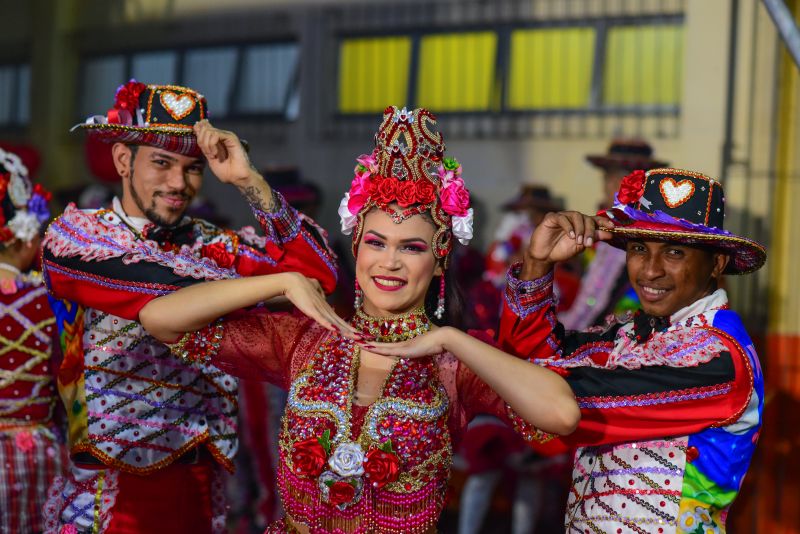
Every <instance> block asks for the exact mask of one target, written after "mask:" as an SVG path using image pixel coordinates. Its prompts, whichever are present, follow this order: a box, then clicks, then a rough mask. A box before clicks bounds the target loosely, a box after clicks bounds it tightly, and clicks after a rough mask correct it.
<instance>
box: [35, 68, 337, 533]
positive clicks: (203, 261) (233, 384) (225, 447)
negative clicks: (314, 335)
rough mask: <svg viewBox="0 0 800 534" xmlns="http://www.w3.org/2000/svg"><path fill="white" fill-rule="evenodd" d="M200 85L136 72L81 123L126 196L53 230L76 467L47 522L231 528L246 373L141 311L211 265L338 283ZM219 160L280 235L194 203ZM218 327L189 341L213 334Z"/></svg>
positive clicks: (227, 177) (50, 254) (64, 392)
mask: <svg viewBox="0 0 800 534" xmlns="http://www.w3.org/2000/svg"><path fill="white" fill-rule="evenodd" d="M206 113H207V112H206V101H205V98H204V97H203V96H202V95H200V94H199V93H197V92H196V91H194V90H192V89H188V88H185V87H177V86H162V85H145V84H142V83H138V82H136V81H131V82H129V83H127V84H125V85H123V86H121V87H120V88H119V90H118V91H117V94H116V99H115V103H114V107H113V108H112V109H111V110H109V111H108V114H107V115H106V116H94V117H91V118H90V119H88V120H87V121H86V123H85V124H82V125H81V128H82V129H84V130H85V131H86V132H87V133H88V135H89V136H96V137H98V138H100V139H101V140H104V141H105V142H108V143H112V144H113V146H112V153H113V157H114V163H115V165H116V169H117V172H118V173H119V175H120V177H121V179H122V191H123V193H122V197H121V198H115V199H114V200H113V202H112V206H111V208H110V209H99V210H78V209H77V208H75V207H74V206H69V207H67V209H66V211H65V212H64V214H63V215H61V216H60V217H59V218H58V219H56V221H55V222H54V223H53V224H51V226H50V228H49V230H48V232H47V235H46V237H45V241H44V246H45V250H44V255H43V267H44V273H45V280H46V281H47V283H48V286H49V288H50V291H51V292H52V294H53V296H54V297H55V298H56V299H61V300H59V301H58V304H59V305H58V307H55V311H56V316H57V319H58V326H59V329H60V331H61V336H62V340H63V343H64V345H65V351H64V362H63V363H62V365H61V369H60V371H59V375H58V387H59V391H60V393H61V397H62V400H63V401H64V403H65V406H66V408H67V413H68V416H69V445H70V453H71V458H72V464H71V471H70V473H69V475H68V476H66V477H65V478H61V479H59V480H58V481H57V482H56V483H54V485H53V487H52V488H51V491H50V499H49V500H48V505H47V516H48V520H49V522H48V525H47V526H48V530H49V531H58V530H59V529H61V532H64V531H65V530H64V529H66V532H113V533H117V532H124V533H128V532H130V533H133V532H187V533H188V532H191V533H204V532H212V531H215V532H222V531H224V529H225V502H224V492H223V490H222V478H221V475H222V471H221V468H225V469H228V470H231V469H232V468H233V458H234V456H235V454H236V451H237V448H238V440H237V428H236V418H237V411H238V403H237V399H236V395H237V381H236V379H234V378H233V377H231V376H228V375H227V374H225V373H223V372H221V371H220V370H219V369H217V368H215V367H213V366H211V365H205V364H202V363H198V362H196V361H193V362H190V361H180V360H175V359H174V357H172V356H171V355H170V353H169V350H168V349H167V347H166V346H165V345H164V344H163V343H160V342H159V341H157V340H156V339H154V338H153V337H151V336H150V335H149V334H148V333H147V332H146V331H145V330H144V328H143V327H142V325H141V324H140V323H139V321H138V315H139V310H140V309H141V308H142V307H143V306H144V305H145V304H146V303H147V302H148V301H150V300H151V299H153V298H155V297H158V296H159V295H163V294H166V293H169V292H171V291H174V290H176V289H178V288H180V287H185V286H188V285H191V284H194V283H197V282H201V281H204V280H219V279H224V278H236V277H240V276H249V275H256V274H268V273H276V272H284V271H299V272H302V273H304V274H306V275H308V276H310V277H314V278H316V279H317V280H319V283H320V284H321V286H322V287H323V288H324V289H325V290H327V291H330V290H331V289H332V288H333V286H334V284H335V265H334V259H333V257H332V256H331V255H330V254H329V253H328V251H327V249H326V246H325V243H324V240H323V239H322V238H321V236H320V235H319V233H318V232H317V231H316V229H315V228H314V227H313V226H312V225H310V224H307V223H306V221H305V220H304V219H301V217H300V216H299V215H298V214H297V212H296V211H295V210H294V209H292V208H291V207H289V206H288V205H287V204H286V202H285V201H284V199H283V197H281V195H280V194H278V193H277V192H275V191H273V190H272V188H271V187H270V186H269V184H268V183H267V182H266V181H265V180H264V179H263V178H262V177H261V175H260V174H259V173H258V172H256V171H255V170H254V168H253V167H252V165H251V164H250V161H249V159H248V156H247V154H246V151H245V150H244V148H243V145H242V143H241V142H240V140H239V139H238V138H237V137H236V135H234V134H233V133H230V132H225V131H222V130H218V129H216V128H214V127H213V126H211V124H209V123H208V122H207V121H206V120H205V118H206ZM206 165H208V167H209V168H210V169H211V171H212V172H213V173H214V175H215V176H216V177H217V179H219V180H220V181H221V182H224V183H229V184H232V185H234V186H236V187H237V188H238V189H239V190H240V191H241V193H242V194H243V195H244V197H245V198H246V199H247V201H248V202H249V203H250V205H251V208H252V210H253V214H254V215H255V218H256V219H257V220H258V222H259V223H260V225H261V228H262V230H263V231H264V232H265V233H266V237H260V236H258V235H257V234H256V232H255V230H254V229H253V228H251V227H247V228H244V229H242V230H241V231H239V232H233V231H230V230H225V229H222V228H219V227H217V226H215V225H213V224H211V223H209V222H207V221H204V220H202V219H192V218H189V217H186V216H185V211H186V210H187V208H188V206H189V204H190V202H191V200H192V199H193V198H194V197H195V195H196V194H197V192H198V190H199V189H200V185H201V181H202V176H203V172H204V169H205V167H206ZM217 342H218V339H217V338H216V337H214V336H211V337H210V338H208V339H207V340H204V341H203V342H202V343H198V344H197V345H195V346H192V347H187V348H186V352H187V354H190V355H191V356H193V357H194V358H196V357H198V356H201V355H202V354H203V353H204V352H205V351H209V350H212V349H213V347H214V346H216V344H217Z"/></svg>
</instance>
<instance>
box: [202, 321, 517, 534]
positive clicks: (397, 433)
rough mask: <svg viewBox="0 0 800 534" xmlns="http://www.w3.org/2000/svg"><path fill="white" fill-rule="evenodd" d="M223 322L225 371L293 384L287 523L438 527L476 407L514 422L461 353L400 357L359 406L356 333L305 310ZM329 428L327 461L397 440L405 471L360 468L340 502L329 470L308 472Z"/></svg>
mask: <svg viewBox="0 0 800 534" xmlns="http://www.w3.org/2000/svg"><path fill="white" fill-rule="evenodd" d="M219 324H220V325H221V327H222V329H223V331H224V334H223V336H222V341H221V344H220V347H219V349H218V352H217V353H216V354H215V355H213V356H212V361H213V362H214V363H215V364H216V365H217V366H218V367H219V368H220V369H222V370H225V371H227V372H230V373H231V374H236V375H237V376H243V377H245V376H246V377H247V378H248V379H259V380H266V381H269V382H272V383H273V384H275V385H277V386H279V387H282V388H285V389H288V390H289V398H288V402H287V406H286V411H285V414H284V418H283V425H282V430H281V433H280V436H279V462H278V486H279V489H280V493H281V499H282V501H283V506H284V509H285V510H286V513H287V516H288V517H287V521H289V522H290V524H291V522H294V524H303V525H305V526H307V527H308V528H309V530H310V532H312V533H317V534H321V533H328V532H340V533H345V532H346V533H425V532H429V531H431V530H435V526H436V522H437V520H438V518H439V515H440V513H441V511H442V508H443V507H444V504H445V492H446V489H447V481H448V479H449V476H450V466H451V462H452V450H453V445H454V444H456V443H458V441H459V440H460V437H461V435H462V434H463V432H464V430H465V429H466V426H467V423H468V422H469V421H470V420H471V419H472V418H473V417H474V416H475V415H476V414H477V413H487V414H493V415H496V416H498V417H501V418H503V419H504V420H505V421H510V420H509V418H508V416H507V414H509V413H510V408H509V407H508V406H507V405H506V404H505V402H504V401H503V400H502V399H501V398H500V397H499V396H498V395H497V394H496V393H495V392H494V391H492V390H491V389H490V388H489V386H487V385H486V384H485V383H484V382H483V381H482V380H481V379H480V378H478V377H477V376H476V375H475V374H474V373H473V372H472V371H470V370H469V368H467V367H466V366H464V365H461V364H460V363H459V361H458V360H457V359H456V358H455V357H454V356H453V355H452V354H448V353H445V354H442V355H439V356H437V357H434V358H420V359H415V360H400V361H399V362H398V363H397V364H396V365H395V366H394V367H393V368H392V369H391V371H390V372H389V375H388V377H387V378H386V380H385V383H384V385H383V387H382V389H381V393H380V395H379V397H378V398H377V400H375V402H373V403H372V404H370V405H369V406H359V405H357V404H355V403H354V402H353V399H354V386H355V382H356V378H357V376H358V374H357V373H358V370H359V356H358V354H359V352H358V348H357V346H356V345H355V344H353V343H352V342H351V341H349V340H347V339H344V338H342V337H340V336H338V335H336V334H332V333H331V332H329V331H327V330H325V329H324V328H323V327H321V326H320V325H319V324H317V323H315V322H314V321H312V320H310V319H308V318H307V317H305V316H303V315H302V314H299V313H295V314H286V313H268V312H265V311H249V312H246V313H245V312H237V313H236V314H232V315H230V316H228V317H226V318H224V319H223V320H222V321H221V323H219ZM214 328H217V326H210V327H207V328H206V329H205V330H209V329H214ZM196 335H201V336H202V335H203V334H202V331H201V332H199V333H195V334H192V336H196ZM476 335H480V334H476ZM481 337H482V338H485V337H486V336H481ZM326 431H327V433H328V436H329V440H330V449H331V452H330V458H328V461H327V462H325V466H328V465H329V464H330V462H332V461H333V459H332V458H333V457H334V456H335V452H334V451H336V450H338V448H339V447H342V446H343V445H344V446H348V444H352V443H357V444H359V445H360V447H361V449H362V451H363V452H365V453H367V454H368V455H369V454H370V452H369V451H373V453H375V452H374V451H376V450H378V449H379V448H380V445H384V446H385V444H386V442H387V441H388V440H391V449H392V451H393V454H396V456H397V458H398V460H399V475H398V478H397V479H396V480H393V481H391V482H389V483H387V484H386V485H380V484H377V485H376V483H375V482H374V478H369V477H366V475H364V474H363V472H362V474H354V476H353V477H352V479H351V481H352V482H353V484H354V485H355V487H356V488H357V489H356V490H355V492H354V493H351V494H349V495H345V497H346V499H345V500H344V502H342V501H335V499H336V498H337V497H336V496H334V492H335V490H336V488H334V487H330V488H329V487H328V485H327V484H326V483H325V480H326V478H325V477H326V476H330V475H326V473H324V472H323V473H322V474H321V475H320V473H311V472H309V470H308V467H309V458H310V456H309V455H305V456H304V455H303V454H302V453H301V452H298V451H299V448H300V447H301V446H302V444H303V442H305V443H306V445H308V443H311V448H313V447H317V448H318V450H319V447H318V446H317V445H315V444H316V443H317V442H318V439H319V438H322V437H323V436H325V434H326ZM318 454H320V453H319V452H318ZM375 454H377V453H375ZM311 456H313V455H311ZM320 458H321V457H319V456H317V459H318V460H319V459H320ZM312 460H313V458H312ZM320 461H321V460H320ZM311 463H313V462H311ZM357 463H358V462H357ZM359 465H360V463H359ZM326 469H329V468H327V467H326ZM331 482H333V481H331ZM345 489H347V488H345ZM348 491H352V490H348ZM339 497H341V495H340V496H339ZM289 518H290V519H289ZM285 531H291V528H287V525H286V523H281V524H278V525H273V527H271V529H270V530H268V532H285Z"/></svg>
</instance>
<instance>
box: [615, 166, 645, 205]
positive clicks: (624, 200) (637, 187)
mask: <svg viewBox="0 0 800 534" xmlns="http://www.w3.org/2000/svg"><path fill="white" fill-rule="evenodd" d="M646 178H647V176H646V175H645V172H644V171H642V170H638V171H633V172H632V173H630V174H629V175H628V176H626V177H625V178H623V179H622V183H621V184H620V186H619V191H618V192H617V200H618V201H619V202H620V203H621V204H632V203H634V202H638V201H639V199H640V198H642V195H643V194H644V185H645V180H646Z"/></svg>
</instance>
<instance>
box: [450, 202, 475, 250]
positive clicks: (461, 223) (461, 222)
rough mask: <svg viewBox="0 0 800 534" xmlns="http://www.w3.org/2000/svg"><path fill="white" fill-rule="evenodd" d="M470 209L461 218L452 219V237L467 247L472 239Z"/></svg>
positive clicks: (471, 211)
mask: <svg viewBox="0 0 800 534" xmlns="http://www.w3.org/2000/svg"><path fill="white" fill-rule="evenodd" d="M472 214H473V210H472V208H470V209H468V210H467V214H466V215H464V216H463V217H453V235H454V236H456V239H458V242H459V243H461V244H462V245H469V242H470V240H471V239H472Z"/></svg>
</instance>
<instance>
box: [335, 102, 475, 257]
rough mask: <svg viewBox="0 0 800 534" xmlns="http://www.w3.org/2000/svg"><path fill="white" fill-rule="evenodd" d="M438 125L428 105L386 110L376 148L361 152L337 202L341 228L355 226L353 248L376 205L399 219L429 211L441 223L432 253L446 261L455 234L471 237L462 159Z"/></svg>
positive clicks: (465, 238) (347, 231) (464, 239)
mask: <svg viewBox="0 0 800 534" xmlns="http://www.w3.org/2000/svg"><path fill="white" fill-rule="evenodd" d="M435 125H436V117H435V116H434V115H433V113H431V112H430V111H428V110H426V109H421V108H420V109H415V110H413V111H408V110H407V109H406V108H403V109H398V108H396V107H394V106H390V107H388V108H386V109H385V110H384V112H383V122H382V123H381V126H380V128H379V129H378V132H377V133H376V134H375V149H374V150H373V151H372V154H369V155H367V154H364V155H362V156H360V157H359V158H358V165H356V168H355V171H354V172H355V177H354V178H353V181H352V183H351V185H350V191H349V192H348V193H346V194H345V196H344V198H343V199H342V202H341V204H340V205H339V216H340V217H341V222H342V231H343V232H344V233H345V234H350V233H351V232H353V229H354V228H355V232H354V235H353V252H354V253H355V252H356V249H357V247H358V242H359V241H360V239H361V232H362V228H363V221H364V215H365V214H366V213H367V212H369V210H370V209H372V208H378V209H380V210H382V211H384V212H386V213H388V214H389V215H390V216H391V217H392V220H393V221H394V222H396V223H400V222H402V221H404V220H405V219H407V218H409V217H411V216H413V215H417V214H420V213H424V212H429V213H430V214H431V217H432V218H433V221H434V223H435V224H436V227H437V230H436V233H435V234H434V238H433V253H434V256H436V257H437V258H438V259H441V260H444V261H445V263H446V262H447V259H448V255H449V253H450V251H451V250H452V248H453V237H455V238H456V239H458V240H459V242H461V243H462V244H464V245H466V244H467V243H469V240H470V239H472V208H471V207H470V198H469V191H468V190H467V188H466V187H465V186H464V181H463V180H462V179H461V165H460V164H459V163H458V161H456V160H455V159H453V158H445V157H444V152H445V145H444V139H443V138H442V134H440V133H439V132H437V131H435V129H434V126H435ZM395 205H396V206H397V207H395Z"/></svg>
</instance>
